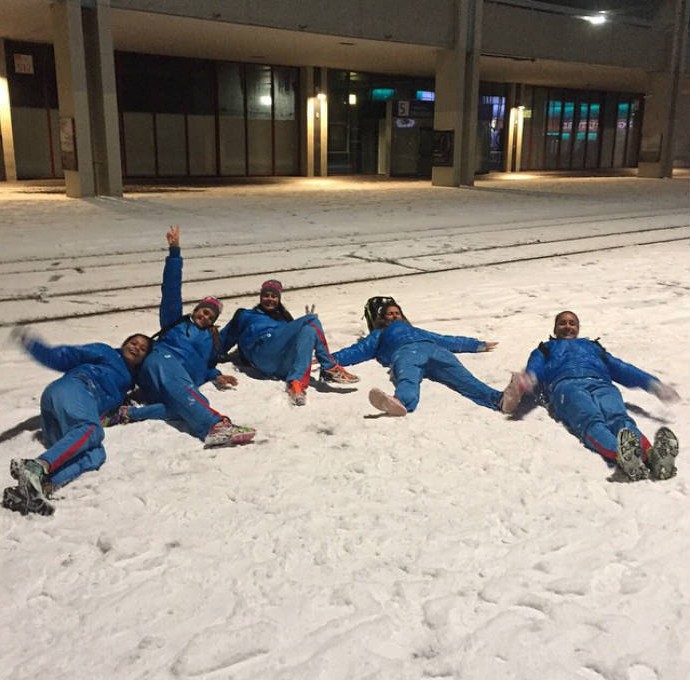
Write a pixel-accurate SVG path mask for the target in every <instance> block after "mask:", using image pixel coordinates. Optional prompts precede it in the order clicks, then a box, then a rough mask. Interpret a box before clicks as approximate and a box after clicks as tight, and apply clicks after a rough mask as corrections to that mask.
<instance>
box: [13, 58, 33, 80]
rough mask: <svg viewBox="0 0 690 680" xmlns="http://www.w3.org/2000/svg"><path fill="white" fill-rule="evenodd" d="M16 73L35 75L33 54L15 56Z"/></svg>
mask: <svg viewBox="0 0 690 680" xmlns="http://www.w3.org/2000/svg"><path fill="white" fill-rule="evenodd" d="M14 72H15V73H23V74H25V75H29V76H32V75H33V74H34V58H33V55H31V54H15V55H14Z"/></svg>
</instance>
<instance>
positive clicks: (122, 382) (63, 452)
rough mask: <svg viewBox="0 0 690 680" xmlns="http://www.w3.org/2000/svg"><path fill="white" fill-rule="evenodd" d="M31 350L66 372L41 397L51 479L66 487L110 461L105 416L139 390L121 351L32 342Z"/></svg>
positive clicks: (98, 346)
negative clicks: (133, 390)
mask: <svg viewBox="0 0 690 680" xmlns="http://www.w3.org/2000/svg"><path fill="white" fill-rule="evenodd" d="M25 348H26V351H27V352H28V353H29V354H30V355H31V356H32V357H33V358H34V359H36V360H37V361H38V362H40V363H41V364H43V365H44V366H47V367H48V368H52V369H53V370H56V371H62V372H64V373H65V375H63V376H62V377H61V378H58V379H57V380H55V381H54V382H52V383H50V385H48V387H46V389H45V390H44V391H43V394H42V395H41V426H42V429H43V437H44V440H45V443H46V444H47V445H48V446H49V448H48V450H47V451H46V452H45V453H43V454H42V455H41V456H39V459H40V460H42V461H45V462H46V463H48V466H49V467H48V480H49V481H50V482H51V483H52V484H53V486H54V487H58V486H63V485H64V484H67V483H68V482H71V481H72V480H73V479H75V478H76V477H78V476H79V475H81V474H82V473H83V472H86V471H88V470H98V468H100V467H101V465H103V463H104V462H105V449H104V448H103V445H102V442H103V437H104V435H105V433H104V432H103V428H102V427H101V422H100V417H101V414H104V413H106V412H107V411H109V410H111V409H114V408H116V407H117V406H119V405H120V404H121V403H122V402H123V401H124V399H125V396H126V395H127V392H128V391H129V390H131V389H132V387H133V386H134V379H133V375H132V373H131V372H130V369H129V367H128V366H127V364H126V363H125V360H124V358H123V357H122V354H121V352H120V350H119V349H114V348H113V347H110V346H109V345H105V344H103V343H92V344H88V345H83V346H75V345H59V346H57V347H50V346H48V345H46V344H44V343H42V342H40V341H39V340H36V339H32V340H30V341H28V342H27V343H26V344H25Z"/></svg>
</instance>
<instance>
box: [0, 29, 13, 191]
mask: <svg viewBox="0 0 690 680" xmlns="http://www.w3.org/2000/svg"><path fill="white" fill-rule="evenodd" d="M0 137H1V138H2V161H3V167H4V169H5V172H4V177H5V179H6V180H7V181H8V182H16V181H17V161H16V159H15V155H14V134H13V132H12V112H11V110H10V88H9V84H8V81H7V59H6V54H5V41H4V40H0Z"/></svg>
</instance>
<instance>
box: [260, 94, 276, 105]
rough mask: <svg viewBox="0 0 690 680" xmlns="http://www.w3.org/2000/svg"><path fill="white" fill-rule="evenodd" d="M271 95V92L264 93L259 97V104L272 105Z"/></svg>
mask: <svg viewBox="0 0 690 680" xmlns="http://www.w3.org/2000/svg"><path fill="white" fill-rule="evenodd" d="M272 101H273V100H272V99H271V95H270V94H262V95H261V96H260V97H259V104H262V105H263V106H270V105H271V103H272Z"/></svg>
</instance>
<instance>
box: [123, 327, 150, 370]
mask: <svg viewBox="0 0 690 680" xmlns="http://www.w3.org/2000/svg"><path fill="white" fill-rule="evenodd" d="M150 347H151V340H150V338H148V337H147V336H146V335H140V334H137V335H131V336H130V337H129V338H127V339H126V340H125V341H124V343H123V344H122V357H123V358H124V360H125V363H126V364H127V365H128V366H130V367H131V368H134V367H135V366H138V365H139V364H140V363H141V362H142V361H143V360H144V359H145V358H146V355H147V354H148V352H149V348H150Z"/></svg>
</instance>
